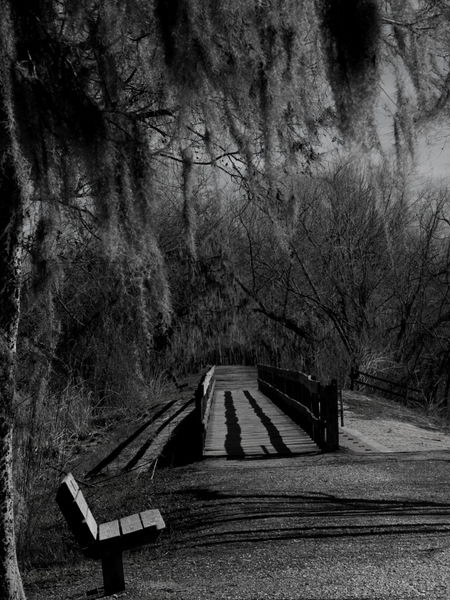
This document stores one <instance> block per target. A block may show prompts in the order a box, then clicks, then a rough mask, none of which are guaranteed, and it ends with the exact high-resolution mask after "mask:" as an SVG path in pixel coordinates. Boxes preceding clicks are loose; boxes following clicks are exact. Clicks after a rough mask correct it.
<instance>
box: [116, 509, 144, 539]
mask: <svg viewBox="0 0 450 600" xmlns="http://www.w3.org/2000/svg"><path fill="white" fill-rule="evenodd" d="M120 528H121V530H122V535H129V534H131V533H134V532H136V531H140V530H142V529H143V527H142V522H141V519H140V517H139V513H137V514H135V515H130V516H129V517H123V518H122V519H120Z"/></svg>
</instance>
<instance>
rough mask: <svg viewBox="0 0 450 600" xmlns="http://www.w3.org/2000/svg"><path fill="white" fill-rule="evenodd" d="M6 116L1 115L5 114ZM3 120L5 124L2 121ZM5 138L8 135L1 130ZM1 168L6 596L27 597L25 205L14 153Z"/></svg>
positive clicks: (1, 524)
mask: <svg viewBox="0 0 450 600" xmlns="http://www.w3.org/2000/svg"><path fill="white" fill-rule="evenodd" d="M0 114H1V113H0ZM2 122H4V120H3V119H2ZM0 135H1V136H2V138H3V140H5V138H6V139H7V136H8V132H7V131H5V129H4V128H2V129H1V130H0ZM2 158H3V161H2V164H1V166H0V598H2V599H4V600H21V599H23V598H25V593H24V590H23V586H22V580H21V577H20V572H19V568H18V563H17V554H16V541H15V534H14V510H13V505H14V485H13V466H12V456H13V452H12V436H13V423H14V421H13V401H14V390H15V357H16V341H17V328H18V323H19V316H20V280H21V237H22V226H23V201H22V198H21V194H20V192H19V188H18V185H17V182H16V180H15V175H14V169H13V167H12V163H11V160H10V158H8V155H7V154H5V153H2Z"/></svg>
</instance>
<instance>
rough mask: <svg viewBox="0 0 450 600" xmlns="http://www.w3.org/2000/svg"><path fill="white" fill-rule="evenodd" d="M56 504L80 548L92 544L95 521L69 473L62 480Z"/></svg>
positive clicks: (96, 535)
mask: <svg viewBox="0 0 450 600" xmlns="http://www.w3.org/2000/svg"><path fill="white" fill-rule="evenodd" d="M56 502H57V503H58V506H59V508H60V509H61V512H62V514H63V515H64V518H65V519H66V521H67V524H68V525H69V527H70V529H71V531H72V533H73V534H74V536H75V538H76V540H77V542H78V543H79V544H80V546H81V547H82V548H86V547H87V546H90V545H91V544H93V543H94V542H95V541H96V540H97V537H98V525H97V521H96V520H95V519H94V517H93V515H92V513H91V510H90V508H89V506H88V505H87V502H86V500H85V498H84V496H83V494H82V492H81V490H80V488H79V486H78V483H77V482H76V481H75V478H74V477H73V475H72V474H71V473H69V474H68V475H66V477H64V479H63V480H62V482H61V485H60V486H59V488H58V492H57V494H56Z"/></svg>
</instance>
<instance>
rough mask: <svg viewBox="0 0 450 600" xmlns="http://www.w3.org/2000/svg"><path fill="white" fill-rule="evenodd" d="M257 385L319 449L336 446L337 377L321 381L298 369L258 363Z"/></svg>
mask: <svg viewBox="0 0 450 600" xmlns="http://www.w3.org/2000/svg"><path fill="white" fill-rule="evenodd" d="M258 387H259V389H260V391H261V392H262V393H263V394H265V395H266V396H267V397H268V398H270V399H271V400H272V401H273V402H274V403H275V404H277V405H278V406H279V407H280V408H281V409H282V410H283V411H284V412H286V413H287V414H288V415H289V416H290V417H291V418H292V419H294V420H295V421H296V422H297V423H298V424H299V425H300V426H301V427H302V428H303V429H304V430H305V431H306V432H307V433H308V434H309V435H310V436H311V438H312V440H313V441H314V442H315V443H316V444H317V445H318V446H319V448H320V449H321V450H323V451H324V452H333V451H334V450H338V449H339V423H338V389H337V382H336V380H332V381H331V383H330V384H329V385H323V384H321V383H320V382H319V381H316V380H314V379H313V378H312V377H311V376H308V375H305V374H304V373H300V372H298V371H289V370H286V369H278V368H276V367H270V366H268V365H258Z"/></svg>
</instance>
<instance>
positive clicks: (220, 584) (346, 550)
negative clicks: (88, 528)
mask: <svg viewBox="0 0 450 600" xmlns="http://www.w3.org/2000/svg"><path fill="white" fill-rule="evenodd" d="M384 402H385V401H381V400H371V403H370V405H367V397H361V395H359V396H358V395H356V396H354V397H347V398H345V404H346V416H345V420H346V425H348V426H349V427H350V424H351V426H352V427H353V428H354V429H356V430H358V431H360V433H361V435H362V436H363V437H364V436H366V437H367V438H368V439H369V438H370V437H371V436H372V437H373V438H374V440H375V441H376V440H380V439H382V440H383V444H386V447H389V449H391V450H395V451H394V452H372V453H361V452H354V451H350V450H349V449H348V448H347V449H344V450H343V451H341V452H339V453H336V454H331V455H315V456H307V457H297V458H288V459H287V458H283V459H266V460H241V461H236V460H226V459H210V460H206V461H203V462H200V463H196V464H194V465H190V466H186V467H177V468H171V469H168V468H167V469H161V470H159V471H157V472H156V475H155V477H154V478H153V479H152V478H151V474H150V473H142V474H141V475H140V476H139V486H140V487H141V489H142V490H143V497H144V496H145V497H146V499H147V500H150V501H151V503H152V504H153V505H154V506H157V507H159V508H160V509H161V512H162V514H163V517H164V519H165V520H166V523H167V530H166V531H165V533H164V535H163V536H162V538H161V540H160V542H158V544H157V545H155V546H152V547H148V548H146V549H145V550H141V551H136V552H130V553H128V554H126V555H125V576H126V579H127V590H126V591H125V592H124V593H123V594H120V595H119V597H121V598H124V599H127V600H138V599H144V598H145V599H147V600H169V599H170V600H173V599H177V600H200V599H205V600H206V599H211V600H222V599H226V598H229V599H234V600H239V599H247V600H250V599H252V600H259V599H263V598H276V599H280V600H281V599H282V600H290V599H292V600H299V599H301V600H328V599H330V600H350V599H355V600H356V599H358V600H360V599H361V600H366V599H367V600H369V599H370V600H388V599H389V600H391V599H394V600H410V599H412V600H416V599H418V598H425V599H427V600H444V599H445V600H447V599H448V597H449V596H450V497H449V492H448V490H449V489H450V469H449V464H450V451H448V450H446V449H442V448H439V449H434V448H432V447H431V445H432V443H437V442H438V440H437V438H439V443H447V438H448V436H447V435H445V437H443V434H441V433H440V432H439V431H438V430H437V429H436V428H435V424H433V423H431V422H429V420H428V419H427V418H426V417H422V416H420V415H417V414H416V413H413V414H412V415H411V416H410V417H408V418H410V420H409V421H398V415H396V414H395V411H396V410H397V408H398V407H396V406H395V405H389V407H388V409H387V408H386V407H384ZM358 405H359V408H358ZM402 414H403V417H402V418H407V416H405V415H404V413H403V411H402ZM391 421H392V423H393V428H392V427H390V426H389V425H388V424H387V423H389V422H391ZM412 426H413V427H412ZM427 427H434V429H429V428H427ZM364 428H365V429H364ZM389 429H391V430H390V431H389ZM363 430H364V431H363ZM408 431H409V432H410V433H409V435H408ZM379 432H383V433H382V434H381V433H380V434H379ZM424 432H426V434H425V433H424ZM381 435H383V436H385V437H380V436H381ZM428 435H430V436H431V437H430V438H428V437H427V436H428ZM423 436H425V446H426V447H425V448H423V446H421V447H420V448H421V449H425V450H427V451H422V452H417V451H416V450H417V448H418V447H419V445H420V444H421V442H420V438H422V437H423ZM434 438H436V439H434ZM407 439H409V443H410V444H411V445H410V446H408V448H407V450H408V451H405V445H406V440H407ZM402 440H403V441H402ZM416 444H417V446H415V445H416ZM411 450H413V451H411ZM115 485H117V483H116V484H115ZM105 493H106V492H105ZM111 493H112V492H111ZM25 582H26V587H27V593H28V598H29V600H36V599H38V598H39V599H40V598H49V599H55V600H56V599H58V600H62V599H66V600H67V599H70V600H81V598H84V599H85V598H86V590H92V589H93V588H97V587H99V586H101V572H100V566H99V565H98V564H96V563H94V562H92V561H90V562H87V561H84V560H83V559H82V558H81V556H79V557H78V556H77V557H76V558H75V559H74V561H73V564H71V565H70V566H66V567H64V568H61V567H59V568H57V567H49V568H46V569H41V570H34V571H30V572H29V573H27V574H26V578H25ZM91 597H92V598H96V597H101V594H100V593H99V594H93V595H92V596H91Z"/></svg>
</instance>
